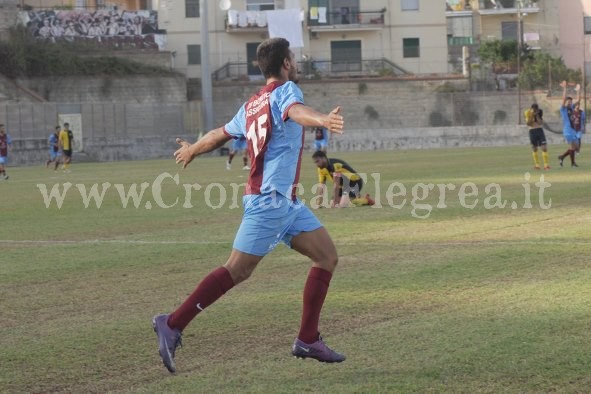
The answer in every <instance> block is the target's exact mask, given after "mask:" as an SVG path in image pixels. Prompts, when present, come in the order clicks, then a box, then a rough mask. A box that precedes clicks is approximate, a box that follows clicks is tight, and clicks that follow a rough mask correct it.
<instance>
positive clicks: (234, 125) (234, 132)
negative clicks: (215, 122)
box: [224, 104, 246, 139]
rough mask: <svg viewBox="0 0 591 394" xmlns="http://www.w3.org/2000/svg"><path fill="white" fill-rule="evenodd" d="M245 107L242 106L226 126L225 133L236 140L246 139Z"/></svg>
mask: <svg viewBox="0 0 591 394" xmlns="http://www.w3.org/2000/svg"><path fill="white" fill-rule="evenodd" d="M244 107H245V104H242V105H241V106H240V109H239V110H238V112H237V113H236V115H235V116H234V118H233V119H232V120H231V121H230V122H229V123H227V124H226V125H225V126H224V133H226V134H227V135H229V136H230V137H232V138H234V139H238V138H246V113H245V110H244Z"/></svg>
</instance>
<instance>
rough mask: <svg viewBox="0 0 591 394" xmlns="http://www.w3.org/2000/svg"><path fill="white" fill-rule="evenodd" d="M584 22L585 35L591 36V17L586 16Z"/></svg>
mask: <svg viewBox="0 0 591 394" xmlns="http://www.w3.org/2000/svg"><path fill="white" fill-rule="evenodd" d="M584 22H585V23H584V25H585V34H591V16H586V17H585V19H584Z"/></svg>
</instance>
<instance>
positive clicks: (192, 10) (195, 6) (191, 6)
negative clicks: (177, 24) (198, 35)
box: [185, 0, 199, 18]
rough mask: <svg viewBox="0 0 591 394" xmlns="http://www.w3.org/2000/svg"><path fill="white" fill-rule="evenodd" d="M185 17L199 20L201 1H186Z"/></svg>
mask: <svg viewBox="0 0 591 394" xmlns="http://www.w3.org/2000/svg"><path fill="white" fill-rule="evenodd" d="M185 17H187V18H199V0H185Z"/></svg>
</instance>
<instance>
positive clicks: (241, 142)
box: [226, 137, 250, 171]
mask: <svg viewBox="0 0 591 394" xmlns="http://www.w3.org/2000/svg"><path fill="white" fill-rule="evenodd" d="M240 152H243V154H242V162H243V163H244V167H242V169H243V170H244V171H248V170H250V167H249V166H248V151H247V149H246V137H241V138H237V139H235V140H234V141H233V142H232V148H230V152H229V153H228V161H227V162H226V170H228V171H230V170H231V169H232V159H234V156H235V155H236V154H237V153H240Z"/></svg>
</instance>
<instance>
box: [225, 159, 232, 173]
mask: <svg viewBox="0 0 591 394" xmlns="http://www.w3.org/2000/svg"><path fill="white" fill-rule="evenodd" d="M231 169H232V164H230V162H229V161H227V162H226V170H228V171H230V170H231Z"/></svg>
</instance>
